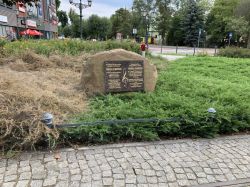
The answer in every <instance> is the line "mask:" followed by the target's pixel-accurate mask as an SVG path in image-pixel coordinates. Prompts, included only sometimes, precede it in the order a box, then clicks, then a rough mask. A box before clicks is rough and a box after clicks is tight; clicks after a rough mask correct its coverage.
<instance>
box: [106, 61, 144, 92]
mask: <svg viewBox="0 0 250 187" xmlns="http://www.w3.org/2000/svg"><path fill="white" fill-rule="evenodd" d="M104 74H105V92H106V93H107V92H134V91H143V90H144V67H143V61H107V62H104Z"/></svg>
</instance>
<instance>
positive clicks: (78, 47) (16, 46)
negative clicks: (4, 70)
mask: <svg viewBox="0 0 250 187" xmlns="http://www.w3.org/2000/svg"><path fill="white" fill-rule="evenodd" d="M3 45H4V48H3V50H4V53H5V54H6V55H10V54H11V55H13V54H21V53H23V52H24V51H29V50H32V51H34V52H35V53H36V54H42V55H46V56H49V55H51V54H63V55H65V54H67V55H79V54H81V53H84V52H87V53H96V52H100V51H105V50H111V49H117V48H122V49H125V50H128V51H133V52H135V53H140V46H139V44H137V43H134V42H131V41H126V40H125V41H122V42H119V41H111V40H110V41H103V42H93V41H81V40H68V39H67V40H21V41H15V42H9V43H4V44H3Z"/></svg>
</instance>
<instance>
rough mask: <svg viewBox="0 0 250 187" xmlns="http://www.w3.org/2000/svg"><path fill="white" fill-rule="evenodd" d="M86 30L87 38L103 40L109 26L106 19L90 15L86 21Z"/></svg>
mask: <svg viewBox="0 0 250 187" xmlns="http://www.w3.org/2000/svg"><path fill="white" fill-rule="evenodd" d="M87 28H88V29H87V31H88V37H90V38H94V39H99V40H105V39H106V38H107V35H108V32H109V30H110V28H111V24H110V22H109V20H108V19H107V18H100V17H99V16H97V15H92V16H90V17H89V19H88V20H87Z"/></svg>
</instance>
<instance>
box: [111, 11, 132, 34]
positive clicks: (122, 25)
mask: <svg viewBox="0 0 250 187" xmlns="http://www.w3.org/2000/svg"><path fill="white" fill-rule="evenodd" d="M110 21H111V24H112V29H111V35H112V36H116V33H122V35H123V36H131V34H132V29H133V23H132V15H131V13H130V12H129V11H128V10H127V9H124V8H120V9H118V10H117V11H116V12H115V14H113V15H112V16H111V18H110Z"/></svg>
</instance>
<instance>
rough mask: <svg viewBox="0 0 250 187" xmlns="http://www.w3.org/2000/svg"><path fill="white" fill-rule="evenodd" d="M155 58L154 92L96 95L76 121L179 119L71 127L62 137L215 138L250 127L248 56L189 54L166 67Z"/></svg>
mask: <svg viewBox="0 0 250 187" xmlns="http://www.w3.org/2000/svg"><path fill="white" fill-rule="evenodd" d="M151 60H152V59H151ZM153 62H154V63H156V64H157V67H158V69H159V70H160V71H159V79H158V82H157V88H156V90H155V92H153V93H128V94H113V95H112V94H109V95H107V96H100V97H95V98H92V99H91V102H90V111H88V112H86V113H84V114H82V115H80V116H78V117H77V118H76V119H75V120H74V122H82V121H97V120H112V119H131V118H158V119H162V118H171V117H174V118H180V119H181V120H180V121H178V122H172V123H144V124H129V125H128V124H127V125H111V126H109V125H98V126H94V127H79V128H74V129H73V128H72V129H67V130H65V131H64V132H62V134H61V139H63V140H66V139H67V141H71V142H88V143H97V142H99V143H105V142H115V141H121V140H128V139H129V140H157V139H159V138H161V137H213V136H215V135H217V134H225V133H233V132H239V131H246V130H249V129H250V117H249V116H250V74H249V72H250V60H248V59H230V58H224V57H188V58H184V59H180V60H178V61H175V62H171V63H169V64H168V65H167V66H166V64H167V63H166V62H165V60H163V59H154V60H153ZM210 107H213V108H215V109H216V111H217V113H216V115H211V114H208V112H207V110H208V108H210Z"/></svg>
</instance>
